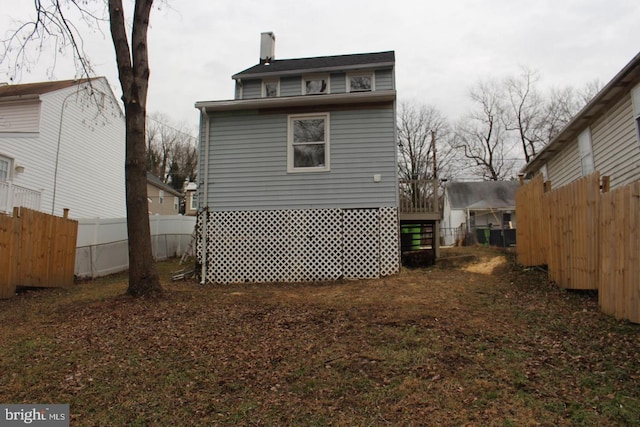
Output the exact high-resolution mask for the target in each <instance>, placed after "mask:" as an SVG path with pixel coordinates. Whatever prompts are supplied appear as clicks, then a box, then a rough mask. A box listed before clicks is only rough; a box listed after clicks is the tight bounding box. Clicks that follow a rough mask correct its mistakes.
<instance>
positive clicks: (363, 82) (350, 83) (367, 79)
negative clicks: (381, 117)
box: [347, 72, 374, 92]
mask: <svg viewBox="0 0 640 427" xmlns="http://www.w3.org/2000/svg"><path fill="white" fill-rule="evenodd" d="M373 82H374V79H373V72H367V73H353V74H352V73H350V74H348V75H347V92H370V91H372V90H374V87H373Z"/></svg>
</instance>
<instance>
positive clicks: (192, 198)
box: [189, 191, 198, 211]
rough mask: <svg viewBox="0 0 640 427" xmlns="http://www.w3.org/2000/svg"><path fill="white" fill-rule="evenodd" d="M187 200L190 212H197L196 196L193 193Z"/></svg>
mask: <svg viewBox="0 0 640 427" xmlns="http://www.w3.org/2000/svg"><path fill="white" fill-rule="evenodd" d="M189 199H190V201H191V203H190V204H189V207H190V209H191V210H192V211H197V210H198V197H197V196H196V193H195V191H194V192H193V193H191V194H190V195H189Z"/></svg>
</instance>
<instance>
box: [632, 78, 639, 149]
mask: <svg viewBox="0 0 640 427" xmlns="http://www.w3.org/2000/svg"><path fill="white" fill-rule="evenodd" d="M631 104H632V105H633V118H634V122H635V125H636V138H637V139H638V144H640V84H639V85H637V86H636V87H634V88H633V89H631Z"/></svg>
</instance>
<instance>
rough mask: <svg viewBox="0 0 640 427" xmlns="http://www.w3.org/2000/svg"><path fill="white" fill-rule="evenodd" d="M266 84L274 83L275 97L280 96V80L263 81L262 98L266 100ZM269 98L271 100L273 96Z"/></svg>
mask: <svg viewBox="0 0 640 427" xmlns="http://www.w3.org/2000/svg"><path fill="white" fill-rule="evenodd" d="M267 83H275V84H276V97H278V96H280V79H265V80H262V97H263V98H267V88H266V84H267ZM270 98H273V96H272V97H270Z"/></svg>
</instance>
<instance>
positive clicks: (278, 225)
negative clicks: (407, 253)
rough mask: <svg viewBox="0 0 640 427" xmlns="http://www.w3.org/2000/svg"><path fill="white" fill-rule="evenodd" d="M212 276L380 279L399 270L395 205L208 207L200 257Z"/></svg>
mask: <svg viewBox="0 0 640 427" xmlns="http://www.w3.org/2000/svg"><path fill="white" fill-rule="evenodd" d="M204 215H207V217H206V240H205V242H206V244H205V248H206V249H205V250H206V262H205V263H204V265H205V271H206V281H207V282H210V283H240V282H298V281H316V280H335V279H339V278H343V277H344V278H354V279H356V278H358V279H359V278H377V277H380V276H387V275H390V274H393V273H396V272H397V271H398V270H399V267H400V264H399V262H400V261H399V259H400V258H399V243H398V241H399V239H398V212H397V209H396V208H377V209H313V210H278V211H235V212H206V211H205V212H202V213H200V214H199V216H198V222H197V226H196V227H197V230H198V244H197V251H196V252H197V257H198V261H199V262H200V263H203V254H202V250H203V245H202V237H203V224H204V223H205V221H204V220H205V218H204Z"/></svg>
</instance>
